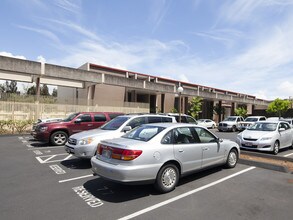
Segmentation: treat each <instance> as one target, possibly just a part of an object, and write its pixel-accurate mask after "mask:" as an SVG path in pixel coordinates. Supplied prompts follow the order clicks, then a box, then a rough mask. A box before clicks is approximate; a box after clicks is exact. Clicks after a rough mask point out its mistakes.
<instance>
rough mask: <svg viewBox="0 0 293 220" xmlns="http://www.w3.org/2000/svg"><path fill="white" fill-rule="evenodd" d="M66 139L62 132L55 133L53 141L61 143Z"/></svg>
mask: <svg viewBox="0 0 293 220" xmlns="http://www.w3.org/2000/svg"><path fill="white" fill-rule="evenodd" d="M65 141H66V137H65V135H63V134H57V135H55V136H54V142H55V143H56V144H63V143H65Z"/></svg>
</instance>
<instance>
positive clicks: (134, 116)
mask: <svg viewBox="0 0 293 220" xmlns="http://www.w3.org/2000/svg"><path fill="white" fill-rule="evenodd" d="M117 117H127V118H136V117H164V118H173V117H172V116H171V115H157V114H140V113H134V114H127V115H119V116H117Z"/></svg>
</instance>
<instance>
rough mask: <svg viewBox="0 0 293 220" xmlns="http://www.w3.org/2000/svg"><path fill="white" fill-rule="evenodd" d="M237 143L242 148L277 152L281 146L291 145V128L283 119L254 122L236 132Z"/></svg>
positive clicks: (292, 144) (292, 141)
mask: <svg viewBox="0 0 293 220" xmlns="http://www.w3.org/2000/svg"><path fill="white" fill-rule="evenodd" d="M237 143H238V144H239V145H240V147H241V148H244V149H255V150H259V151H270V152H273V154H278V152H279V150H280V149H282V148H285V147H289V146H291V147H293V130H292V128H291V127H290V125H289V124H288V123H287V122H283V121H263V122H256V123H255V124H254V125H252V126H250V127H249V128H247V129H246V130H244V131H243V132H241V133H239V134H238V136H237Z"/></svg>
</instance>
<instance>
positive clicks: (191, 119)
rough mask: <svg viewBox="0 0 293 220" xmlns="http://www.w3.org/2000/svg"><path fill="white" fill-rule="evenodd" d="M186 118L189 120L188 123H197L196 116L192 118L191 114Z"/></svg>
mask: <svg viewBox="0 0 293 220" xmlns="http://www.w3.org/2000/svg"><path fill="white" fill-rule="evenodd" d="M186 118H187V122H188V123H194V124H196V120H195V119H194V118H192V117H190V116H186Z"/></svg>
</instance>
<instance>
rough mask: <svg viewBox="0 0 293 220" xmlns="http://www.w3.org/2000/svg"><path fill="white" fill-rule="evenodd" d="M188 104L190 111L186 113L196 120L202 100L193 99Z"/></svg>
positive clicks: (198, 98)
mask: <svg viewBox="0 0 293 220" xmlns="http://www.w3.org/2000/svg"><path fill="white" fill-rule="evenodd" d="M188 103H189V105H190V109H189V110H188V113H189V114H190V115H191V116H192V117H194V118H198V115H199V113H200V112H201V106H202V98H200V97H193V98H192V99H191V100H190V101H189V102H188Z"/></svg>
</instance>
